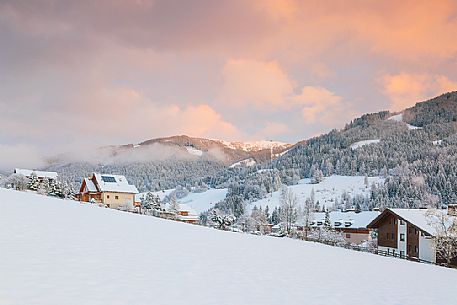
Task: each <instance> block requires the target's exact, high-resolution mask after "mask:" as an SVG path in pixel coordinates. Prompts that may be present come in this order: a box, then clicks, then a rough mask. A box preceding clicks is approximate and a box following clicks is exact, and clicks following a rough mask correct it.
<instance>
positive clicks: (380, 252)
mask: <svg viewBox="0 0 457 305" xmlns="http://www.w3.org/2000/svg"><path fill="white" fill-rule="evenodd" d="M307 240H308V241H313V242H318V243H321V244H326V245H329V246H333V247H340V248H345V249H350V250H354V251H359V252H367V253H372V254H376V255H381V256H390V257H395V258H400V259H406V260H409V261H414V262H418V263H424V264H431V265H439V266H443V265H442V264H438V263H434V262H429V261H426V260H423V259H420V258H417V257H411V256H406V255H401V254H398V253H392V252H387V251H384V250H379V249H377V248H369V247H361V246H356V245H351V244H338V243H335V242H326V241H323V240H318V239H313V238H308V239H307Z"/></svg>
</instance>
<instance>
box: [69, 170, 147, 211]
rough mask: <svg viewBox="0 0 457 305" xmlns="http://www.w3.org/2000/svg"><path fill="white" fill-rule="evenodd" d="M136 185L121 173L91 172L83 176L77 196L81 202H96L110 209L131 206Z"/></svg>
mask: <svg viewBox="0 0 457 305" xmlns="http://www.w3.org/2000/svg"><path fill="white" fill-rule="evenodd" d="M135 194H138V190H137V188H136V186H134V185H131V184H129V183H128V181H127V179H126V178H125V177H124V176H121V175H111V174H99V173H93V174H92V175H91V176H90V177H89V178H84V180H83V182H82V184H81V187H80V189H79V194H78V195H77V198H78V199H79V200H80V201H83V202H97V203H102V204H104V205H106V206H107V207H109V208H112V209H118V208H122V207H133V205H134V203H135Z"/></svg>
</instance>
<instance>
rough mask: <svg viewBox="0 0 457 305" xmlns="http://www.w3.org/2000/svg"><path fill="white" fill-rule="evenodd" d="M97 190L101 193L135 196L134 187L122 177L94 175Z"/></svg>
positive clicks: (136, 191)
mask: <svg viewBox="0 0 457 305" xmlns="http://www.w3.org/2000/svg"><path fill="white" fill-rule="evenodd" d="M94 176H95V180H96V181H97V185H98V188H99V190H100V191H101V192H115V193H129V194H137V193H138V189H137V188H136V186H134V185H132V184H129V183H128V181H127V179H126V178H125V177H124V176H122V175H111V174H99V173H94Z"/></svg>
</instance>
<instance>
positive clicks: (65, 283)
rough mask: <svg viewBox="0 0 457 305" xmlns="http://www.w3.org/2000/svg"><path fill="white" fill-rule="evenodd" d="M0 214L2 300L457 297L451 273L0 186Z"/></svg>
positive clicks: (267, 302)
mask: <svg viewBox="0 0 457 305" xmlns="http://www.w3.org/2000/svg"><path fill="white" fill-rule="evenodd" d="M0 211H1V213H0V243H1V251H0V304H2V305H29V304H33V305H62V304H65V305H128V304H132V305H133V304H134V305H146V304H155V305H162V304H170V305H181V304H186V305H189V304H190V305H192V304H199V305H214V304H217V305H240V304H241V305H242V304H250V305H256V304H259V305H277V304H288V305H295V304H313V305H319V304H321V305H324V304H325V305H329V304H335V305H337V304H338V305H345V304H347V305H366V304H370V305H386V304H389V305H390V304H401V305H437V304H443V305H444V304H446V305H452V304H456V303H457V299H456V297H455V287H456V282H457V270H451V269H445V268H441V267H437V266H432V265H423V264H419V263H413V262H408V261H405V260H399V259H394V258H386V257H380V256H376V255H373V254H368V253H360V252H354V251H351V250H346V249H342V248H333V247H329V246H325V245H321V244H315V243H311V242H303V241H298V240H292V239H286V238H274V237H266V236H263V237H262V236H254V235H246V234H240V233H233V232H222V231H217V230H214V229H209V228H205V227H200V226H194V225H189V224H184V223H178V222H173V221H168V220H163V219H158V218H154V217H151V216H143V215H137V214H130V213H125V212H120V211H116V210H110V209H105V208H98V207H96V206H92V205H88V204H80V203H78V202H74V201H66V200H59V199H54V198H49V197H44V196H40V195H36V194H32V193H21V192H16V191H11V190H5V189H0ZM408 278H415V279H417V280H414V281H411V280H408Z"/></svg>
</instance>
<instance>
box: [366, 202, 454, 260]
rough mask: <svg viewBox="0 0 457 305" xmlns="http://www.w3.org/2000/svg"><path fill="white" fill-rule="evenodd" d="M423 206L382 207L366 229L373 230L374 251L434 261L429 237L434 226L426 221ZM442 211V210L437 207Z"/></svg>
mask: <svg viewBox="0 0 457 305" xmlns="http://www.w3.org/2000/svg"><path fill="white" fill-rule="evenodd" d="M426 212H427V210H426V209H386V210H384V212H382V213H381V214H380V215H379V216H378V217H377V218H376V219H374V220H373V221H372V222H371V223H370V224H369V225H368V228H371V229H376V230H377V233H378V234H377V235H378V250H381V251H385V252H387V254H388V255H393V256H400V257H405V258H410V259H417V260H422V261H427V262H432V263H437V262H438V263H440V262H441V261H439V260H437V255H436V251H435V248H434V241H433V238H434V236H435V229H434V228H433V227H432V226H431V225H430V224H429V221H428V219H427V215H426ZM439 212H442V213H446V210H439Z"/></svg>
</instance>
